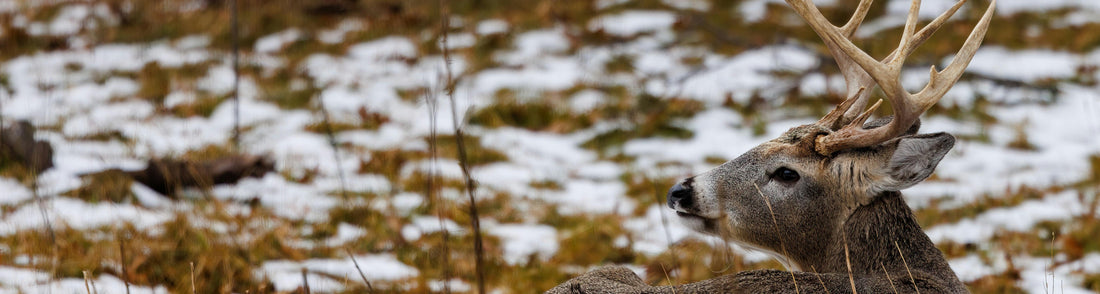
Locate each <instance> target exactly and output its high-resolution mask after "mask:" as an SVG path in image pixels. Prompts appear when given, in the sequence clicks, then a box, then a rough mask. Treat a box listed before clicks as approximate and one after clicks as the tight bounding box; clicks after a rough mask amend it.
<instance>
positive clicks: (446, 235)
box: [424, 91, 451, 294]
mask: <svg viewBox="0 0 1100 294" xmlns="http://www.w3.org/2000/svg"><path fill="white" fill-rule="evenodd" d="M429 92H431V91H429ZM437 98H438V97H435V94H428V96H427V97H425V99H424V100H425V103H426V104H427V106H428V125H430V126H431V127H430V129H431V131H429V133H428V154H429V155H428V158H429V160H428V180H427V189H428V201H431V202H433V203H434V204H435V205H436V216H437V217H438V218H439V228H440V232H441V233H442V234H443V236H442V237H443V241H442V245H441V246H440V247H441V248H440V249H441V250H442V251H443V252H442V253H441V254H440V255H441V257H440V262H442V263H443V265H442V268H443V293H446V294H450V293H451V262H450V260H451V248H450V246H449V245H448V244H447V240H449V239H450V232H449V231H448V230H447V226H446V223H445V222H444V220H445V219H446V218H445V217H444V216H445V215H446V213H447V209H446V206H447V203H446V202H445V201H443V199H442V198H441V197H439V193H438V191H437V190H438V187H436V186H437V185H436V184H435V178H436V177H437V176H438V174H439V170H438V169H439V168H438V167H437V166H436V165H437V164H438V163H439V160H438V150H437V148H436V145H437V143H438V136H437V125H438V117H437V116H438V114H439V111H438V109H439V99H437Z"/></svg>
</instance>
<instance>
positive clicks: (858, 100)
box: [787, 0, 875, 130]
mask: <svg viewBox="0 0 1100 294" xmlns="http://www.w3.org/2000/svg"><path fill="white" fill-rule="evenodd" d="M792 1H801V0H788V1H787V3H789V4H791V6H796V9H795V10H796V11H798V13H799V15H802V17H803V18H804V19H806V21H807V22H811V23H812V22H814V21H813V19H812V18H811V17H810V16H808V15H807V14H806V13H805V12H808V11H809V9H807V8H809V7H813V10H814V11H816V10H817V7H816V6H813V4H812V3H805V2H800V3H794V2H792ZM872 2H873V0H860V1H859V6H858V7H857V8H856V11H855V12H854V13H852V17H851V18H849V19H848V22H847V23H846V24H844V26H843V27H837V26H835V25H833V24H831V23H829V22H828V21H827V20H824V17H822V18H821V21H820V22H817V23H816V24H815V25H811V27H812V28H813V29H814V31H815V32H817V34H818V35H819V36H822V39H823V40H824V41H825V47H827V48H828V49H829V53H830V54H832V55H833V58H834V59H836V63H837V66H838V67H839V68H840V72H841V74H842V75H843V76H844V80H845V83H846V85H845V86H846V88H847V89H848V93H847V96H846V97H848V98H847V99H845V101H844V102H843V103H841V104H840V105H838V106H837V108H835V109H833V110H832V111H831V112H829V114H828V115H826V116H825V117H823V118H822V119H821V120H820V121H818V124H821V125H824V126H827V127H828V128H829V129H832V130H836V129H839V128H840V127H841V126H843V125H845V124H847V123H848V122H850V121H851V120H852V119H853V118H855V116H856V115H858V114H859V110H861V109H863V108H864V107H866V106H867V98H868V97H869V96H870V93H871V89H870V88H871V87H873V86H874V85H875V81H874V80H873V79H871V76H869V75H867V72H866V71H864V70H863V69H862V68H860V66H859V64H857V63H855V61H853V60H852V59H851V58H850V57H848V56H847V55H846V54H843V51H841V50H840V48H839V46H838V45H837V44H835V43H834V42H830V41H829V39H827V38H825V37H824V36H825V34H826V32H827V31H828V32H837V31H839V32H840V34H842V35H843V36H844V38H846V39H847V38H851V37H852V35H854V34H855V32H856V29H858V28H859V26H860V24H862V23H863V20H864V18H866V16H867V12H868V11H870V8H871V3H872ZM798 8H802V9H798ZM818 14H820V12H819V13H818Z"/></svg>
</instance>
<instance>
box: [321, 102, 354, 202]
mask: <svg viewBox="0 0 1100 294" xmlns="http://www.w3.org/2000/svg"><path fill="white" fill-rule="evenodd" d="M318 101H319V102H318V104H320V106H321V118H322V119H323V120H324V121H323V123H324V124H325V136H327V137H328V144H329V145H331V146H332V157H333V160H335V162H336V175H337V176H338V177H339V178H340V197H343V198H344V200H348V188H347V187H348V184H347V177H346V176H344V169H343V168H341V167H340V148H339V146H337V144H336V135H335V134H333V131H332V121H331V120H330V119H329V116H328V109H326V108H325V102H324V99H318Z"/></svg>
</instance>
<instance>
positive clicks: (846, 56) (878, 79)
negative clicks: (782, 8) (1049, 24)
mask: <svg viewBox="0 0 1100 294" xmlns="http://www.w3.org/2000/svg"><path fill="white" fill-rule="evenodd" d="M965 2H966V1H965V0H962V1H959V2H958V3H955V5H953V6H952V7H951V9H948V10H947V11H946V12H944V13H943V14H941V15H940V16H938V17H936V19H934V20H933V21H932V22H931V23H929V24H928V25H926V26H924V27H923V28H922V29H921V30H920V31H917V30H916V26H917V15H918V14H919V12H920V0H913V2H912V4H911V5H910V7H909V14H908V16H907V17H906V22H905V28H904V31H903V32H902V37H901V42H900V44H898V47H897V48H896V49H894V51H893V52H892V53H890V55H889V56H887V57H886V58H884V59H883V60H882V61H879V60H875V59H874V58H872V57H871V56H870V55H868V54H867V53H866V52H864V51H863V50H861V49H859V47H856V45H855V44H853V43H852V41H851V40H850V39H849V38H851V36H852V34H853V33H854V32H855V30H856V29H857V28H858V27H859V25H860V23H861V22H862V21H863V18H864V16H866V13H867V9H868V8H869V7H870V5H871V0H861V1H860V3H859V7H858V8H857V9H856V12H855V13H854V14H853V16H852V18H851V19H850V20H849V21H848V23H847V24H845V25H844V26H843V27H837V26H834V25H833V24H831V23H829V21H828V20H827V19H825V16H823V15H822V14H821V11H819V10H818V9H817V7H816V6H814V4H813V2H812V1H811V0H787V3H788V4H790V5H791V7H793V8H794V10H795V12H796V13H798V14H799V15H800V16H802V18H803V19H805V20H806V22H807V23H809V24H810V27H811V28H813V30H814V31H815V32H817V34H818V36H820V37H821V39H822V40H823V41H824V42H825V45H826V46H827V47H828V48H829V51H830V52H831V53H832V54H833V56H834V57H835V58H836V60H837V64H838V65H839V67H840V69H841V72H842V74H843V75H844V78H845V81H846V83H847V88H848V95H849V98H848V99H847V100H846V101H844V103H841V104H840V105H839V106H837V108H836V109H834V110H833V111H832V112H830V113H829V114H828V115H826V116H825V117H823V118H822V119H821V121H819V124H822V125H824V126H826V127H828V128H829V129H830V130H835V131H834V132H833V133H830V134H827V135H822V136H820V137H818V138H817V140H816V144H815V146H814V149H816V151H817V152H818V153H820V154H823V155H829V154H832V153H835V152H837V151H840V150H846V149H851V148H860V147H868V146H873V145H875V144H879V143H882V142H885V141H887V140H890V139H892V138H894V137H897V136H898V135H900V134H902V133H904V132H905V131H906V130H907V129H909V127H910V126H912V125H913V123H915V122H916V121H917V118H918V117H919V116H920V114H921V113H923V112H924V111H926V110H928V108H931V107H932V105H935V104H936V102H938V101H939V100H940V98H942V97H943V95H944V94H946V93H947V91H948V90H950V89H951V86H953V85H954V84H955V82H956V81H958V79H959V77H960V76H962V73H963V71H964V70H965V69H966V66H967V65H968V64H969V63H970V60H971V59H972V58H973V57H974V53H976V52H977V49H978V46H979V45H981V43H982V39H983V38H984V37H985V33H986V31H987V30H988V29H989V22H990V19H992V16H993V11H994V8H995V7H996V5H997V1H996V0H994V1H992V2H991V3H990V5H989V8H987V9H986V11H985V14H984V15H983V16H982V19H981V20H980V21H978V24H977V26H976V27H975V28H974V30H973V31H972V32H971V33H970V36H968V37H967V39H966V42H965V43H964V44H963V46H962V49H960V50H959V53H958V54H956V55H955V58H954V59H953V60H952V61H951V64H949V65H948V66H947V67H946V68H944V70H942V71H937V70H936V68H935V66H933V67H932V71H931V73H930V75H931V78H930V81H929V83H928V85H926V86H925V87H924V89H922V90H921V91H920V92H917V93H916V94H912V93H909V92H907V91H905V89H904V88H903V87H902V86H901V70H902V67H903V64H904V63H905V59H906V58H908V57H909V55H910V54H912V53H913V50H914V49H916V48H917V47H918V46H920V45H921V44H922V43H924V41H926V40H928V38H929V37H931V36H932V34H933V33H935V32H936V30H937V29H939V28H940V27H941V26H942V25H943V24H944V23H945V22H946V21H947V19H948V18H950V17H951V15H953V14H954V13H955V12H956V11H958V9H959V7H961V6H962V4H963V3H965ZM857 65H858V67H857ZM875 83H877V84H878V85H879V87H881V88H882V90H883V92H885V93H886V99H887V100H890V102H891V104H892V105H893V109H894V119H893V120H892V121H891V122H890V123H889V124H887V125H886V126H883V127H880V128H875V129H871V130H865V129H863V126H862V122H861V121H862V120H865V119H866V118H865V117H862V118H863V119H858V118H861V117H857V115H859V116H865V115H864V114H865V113H866V114H869V112H865V111H863V108H864V107H865V106H866V104H867V101H866V99H867V97H868V96H869V95H870V92H871V91H870V90H869V89H870V88H871V86H873V85H874V84H875Z"/></svg>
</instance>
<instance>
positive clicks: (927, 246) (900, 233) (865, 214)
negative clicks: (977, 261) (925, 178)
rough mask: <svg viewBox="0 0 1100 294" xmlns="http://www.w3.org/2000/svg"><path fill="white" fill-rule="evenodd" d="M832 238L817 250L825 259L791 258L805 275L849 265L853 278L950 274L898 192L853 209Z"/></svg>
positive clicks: (836, 270) (844, 270)
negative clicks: (920, 272) (911, 272)
mask: <svg viewBox="0 0 1100 294" xmlns="http://www.w3.org/2000/svg"><path fill="white" fill-rule="evenodd" d="M833 236H834V237H833V238H832V240H824V241H822V242H824V243H827V244H823V245H819V246H818V247H825V248H824V249H823V250H824V251H825V253H826V254H824V255H822V254H815V255H814V256H813V257H811V256H804V257H800V256H792V257H793V258H792V259H794V260H795V262H796V263H798V264H799V266H800V267H801V268H802V270H803V271H817V272H819V273H830V272H833V273H848V268H849V267H848V264H849V263H850V264H851V272H852V273H853V274H856V275H858V274H871V275H882V274H883V270H884V268H885V270H886V271H889V272H899V271H901V272H904V271H906V270H907V269H909V270H918V269H920V270H926V271H935V272H945V271H946V272H951V273H953V272H952V271H951V268H950V267H949V266H948V265H947V261H946V259H944V256H943V253H942V252H940V251H939V249H937V248H936V246H935V244H933V243H932V241H931V240H930V239H928V236H927V235H925V233H924V231H923V230H922V229H921V227H920V225H919V224H918V223H917V220H916V217H914V215H913V211H912V209H910V208H909V206H908V205H907V204H906V203H905V200H903V199H902V197H901V193H898V192H883V193H882V194H880V195H879V196H878V197H876V199H875V200H874V201H872V202H871V203H869V204H867V205H863V206H861V207H859V208H857V209H856V210H855V211H854V212H852V214H851V215H850V216H849V217H848V218H847V219H846V220H845V221H844V224H843V225H842V226H840V228H839V229H838V230H837V232H836V233H835V234H833ZM822 242H813V243H822ZM845 245H847V246H845ZM845 251H847V252H845ZM818 252H819V253H820V252H821V251H818ZM899 252H900V253H901V254H900V255H899ZM807 255H810V254H807ZM903 258H904V260H903Z"/></svg>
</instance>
